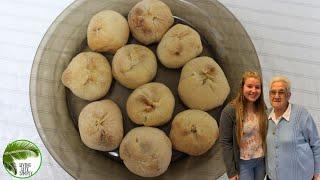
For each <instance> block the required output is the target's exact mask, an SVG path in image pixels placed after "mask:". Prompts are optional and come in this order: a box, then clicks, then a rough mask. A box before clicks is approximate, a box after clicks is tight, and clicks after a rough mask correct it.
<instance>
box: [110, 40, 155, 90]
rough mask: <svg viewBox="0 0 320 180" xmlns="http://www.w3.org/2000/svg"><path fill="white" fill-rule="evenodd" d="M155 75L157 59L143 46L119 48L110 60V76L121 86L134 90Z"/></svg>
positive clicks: (135, 45) (133, 45)
mask: <svg viewBox="0 0 320 180" xmlns="http://www.w3.org/2000/svg"><path fill="white" fill-rule="evenodd" d="M156 73H157V59H156V56H155V55H154V54H153V52H152V51H151V50H150V49H148V48H147V47H145V46H141V45H137V44H130V45H126V46H124V47H122V48H120V49H119V50H118V51H117V52H116V54H115V55H114V57H113V60H112V74H113V76H114V78H115V79H116V80H117V81H119V82H120V84H122V85H123V86H125V87H127V88H130V89H135V88H137V87H138V86H140V85H143V84H145V83H148V82H150V81H151V80H152V79H153V78H154V77H155V75H156Z"/></svg>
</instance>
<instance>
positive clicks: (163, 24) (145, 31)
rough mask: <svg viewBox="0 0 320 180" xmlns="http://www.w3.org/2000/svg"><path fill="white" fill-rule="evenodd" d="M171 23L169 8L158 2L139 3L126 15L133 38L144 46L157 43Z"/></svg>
mask: <svg viewBox="0 0 320 180" xmlns="http://www.w3.org/2000/svg"><path fill="white" fill-rule="evenodd" d="M173 21H174V19H173V15H172V13H171V10H170V8H169V7H168V6H167V5H166V4H164V3H163V2H161V1H159V0H143V1H140V2H139V3H137V4H136V5H135V6H134V7H133V8H132V9H131V10H130V12H129V15H128V23H129V27H130V30H131V33H132V35H133V37H135V38H136V39H137V40H138V41H140V42H141V43H143V44H145V45H148V44H151V43H154V42H159V41H160V40H161V38H162V36H163V35H164V33H165V32H166V31H167V30H168V29H169V28H170V27H171V26H172V24H173Z"/></svg>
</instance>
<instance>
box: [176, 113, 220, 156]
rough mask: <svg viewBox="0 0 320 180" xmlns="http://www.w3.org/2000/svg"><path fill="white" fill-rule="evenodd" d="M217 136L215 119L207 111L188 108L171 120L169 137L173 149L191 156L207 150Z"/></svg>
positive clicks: (217, 130) (217, 129)
mask: <svg viewBox="0 0 320 180" xmlns="http://www.w3.org/2000/svg"><path fill="white" fill-rule="evenodd" d="M218 137H219V128H218V125H217V122H216V120H215V119H214V118H213V117H212V116H210V114H208V113H207V112H204V111H201V110H195V109H192V110H191V109H189V110H186V111H183V112H180V113H179V114H177V115H176V116H175V118H174V119H173V121H172V125H171V131H170V139H171V142H172V146H173V148H174V149H176V150H178V151H181V152H184V153H187V154H189V155H192V156H199V155H202V154H204V153H205V152H207V151H208V150H209V149H210V148H211V147H212V146H213V144H214V143H215V142H216V140H217V139H218Z"/></svg>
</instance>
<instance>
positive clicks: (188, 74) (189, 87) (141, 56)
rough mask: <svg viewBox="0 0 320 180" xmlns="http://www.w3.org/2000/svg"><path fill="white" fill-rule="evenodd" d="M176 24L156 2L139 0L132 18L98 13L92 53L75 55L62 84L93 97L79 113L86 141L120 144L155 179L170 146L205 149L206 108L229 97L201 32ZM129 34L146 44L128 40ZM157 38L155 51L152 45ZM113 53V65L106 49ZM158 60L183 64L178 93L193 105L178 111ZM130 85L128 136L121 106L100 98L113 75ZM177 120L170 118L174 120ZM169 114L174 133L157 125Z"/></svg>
mask: <svg viewBox="0 0 320 180" xmlns="http://www.w3.org/2000/svg"><path fill="white" fill-rule="evenodd" d="M173 24H174V18H173V15H172V12H171V10H170V8H169V6H167V5H166V4H164V3H163V2H161V1H159V0H143V1H140V2H138V3H137V4H136V5H135V6H134V7H133V8H132V9H131V10H130V12H129V14H128V17H127V19H126V18H125V17H124V16H123V15H122V14H120V13H118V12H115V11H113V10H103V11H100V12H98V13H97V14H95V15H94V16H93V17H92V18H91V20H90V22H89V24H88V28H87V44H88V47H89V48H90V50H91V51H90V52H80V53H79V54H77V55H76V56H75V57H74V58H73V59H72V60H71V62H70V63H69V64H68V66H67V68H66V69H65V70H64V72H63V73H62V77H61V81H62V83H63V85H64V86H65V87H67V88H69V89H70V90H71V92H72V93H73V94H74V95H76V96H78V97H79V98H81V99H84V100H87V101H91V102H90V103H89V104H88V105H86V106H85V107H84V108H83V109H82V110H81V112H80V115H79V119H78V125H79V132H80V137H81V140H82V142H83V143H84V144H85V145H86V146H87V147H89V148H91V149H95V150H98V151H112V150H115V149H117V148H119V151H120V158H121V159H122V160H123V162H124V164H125V166H126V167H127V168H128V169H129V170H130V171H131V172H132V173H134V174H137V175H139V176H142V177H155V176H159V175H161V174H163V173H164V172H165V171H166V170H167V169H168V167H169V165H170V162H171V156H172V148H174V149H176V150H178V151H181V152H184V153H186V154H189V155H192V156H199V155H202V154H204V153H206V152H207V151H208V150H209V149H210V148H211V147H212V146H213V144H214V143H215V142H216V140H217V139H218V136H219V130H218V125H217V122H216V120H215V119H214V118H213V117H212V116H211V115H210V114H208V113H207V112H205V111H208V110H211V109H213V108H215V107H218V106H220V105H222V104H223V103H224V101H225V100H226V98H227V96H228V95H229V92H230V87H229V84H228V81H227V78H226V77H225V74H224V73H223V71H222V69H221V68H220V66H219V65H218V64H217V63H216V62H215V61H214V60H213V59H212V58H210V57H204V56H202V57H198V56H199V55H200V54H201V53H202V50H203V46H202V42H201V38H200V35H199V33H198V32H197V31H196V30H194V29H193V28H191V27H190V26H187V25H183V24H175V25H173ZM130 33H131V34H132V36H133V37H134V38H135V39H136V40H137V41H139V42H140V43H141V45H138V44H127V43H128V38H129V35H130ZM152 43H158V46H157V50H156V54H154V53H153V52H152V51H151V50H150V49H149V48H148V47H147V45H149V44H152ZM102 53H109V54H112V55H113V58H112V63H111V65H110V63H109V60H110V59H109V60H108V59H107V58H106V57H105V56H104V55H103V54H102ZM157 58H158V59H159V62H160V63H161V64H163V65H164V66H165V67H167V68H170V69H178V68H182V71H181V76H180V80H179V84H177V86H178V94H179V97H180V99H181V100H182V101H183V103H184V104H185V105H186V106H187V107H189V108H190V109H189V110H185V111H183V112H180V113H178V114H177V115H176V116H175V117H173V112H174V108H175V98H174V96H173V93H172V92H171V90H170V89H169V88H168V87H167V86H166V85H165V84H162V83H158V82H152V80H153V79H154V77H155V76H156V73H157ZM113 78H115V80H116V81H117V82H119V83H120V84H121V85H122V86H124V87H126V88H129V89H132V93H131V94H130V95H129V97H128V99H127V103H126V111H127V114H128V116H129V118H130V120H131V121H133V122H134V123H135V124H137V126H140V127H136V128H134V129H131V130H130V131H129V132H128V133H127V134H126V135H124V130H123V117H122V114H121V109H120V107H119V106H118V105H117V104H116V103H115V102H113V101H112V100H110V99H103V97H105V96H106V94H107V93H108V91H109V88H110V85H111V83H112V79H113ZM172 119H173V120H172ZM171 120H172V126H171V130H170V135H169V136H167V135H166V134H165V133H164V132H163V131H162V130H161V129H159V128H157V126H160V125H164V124H166V123H168V122H170V121H171Z"/></svg>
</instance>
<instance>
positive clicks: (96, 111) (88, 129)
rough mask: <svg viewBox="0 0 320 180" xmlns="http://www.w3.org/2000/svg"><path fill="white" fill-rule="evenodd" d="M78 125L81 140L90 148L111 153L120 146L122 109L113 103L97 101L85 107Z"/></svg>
mask: <svg viewBox="0 0 320 180" xmlns="http://www.w3.org/2000/svg"><path fill="white" fill-rule="evenodd" d="M78 125H79V132H80V137H81V140H82V142H83V143H84V144H85V145H86V146H88V147H89V148H91V149H95V150H99V151H111V150H114V149H116V148H118V147H119V146H120V143H121V140H122V137H123V120H122V114H121V111H120V108H119V107H118V105H117V104H116V103H114V102H113V101H111V100H101V101H95V102H92V103H90V104H88V105H87V106H85V107H84V108H83V109H82V110H81V113H80V115H79V121H78Z"/></svg>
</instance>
